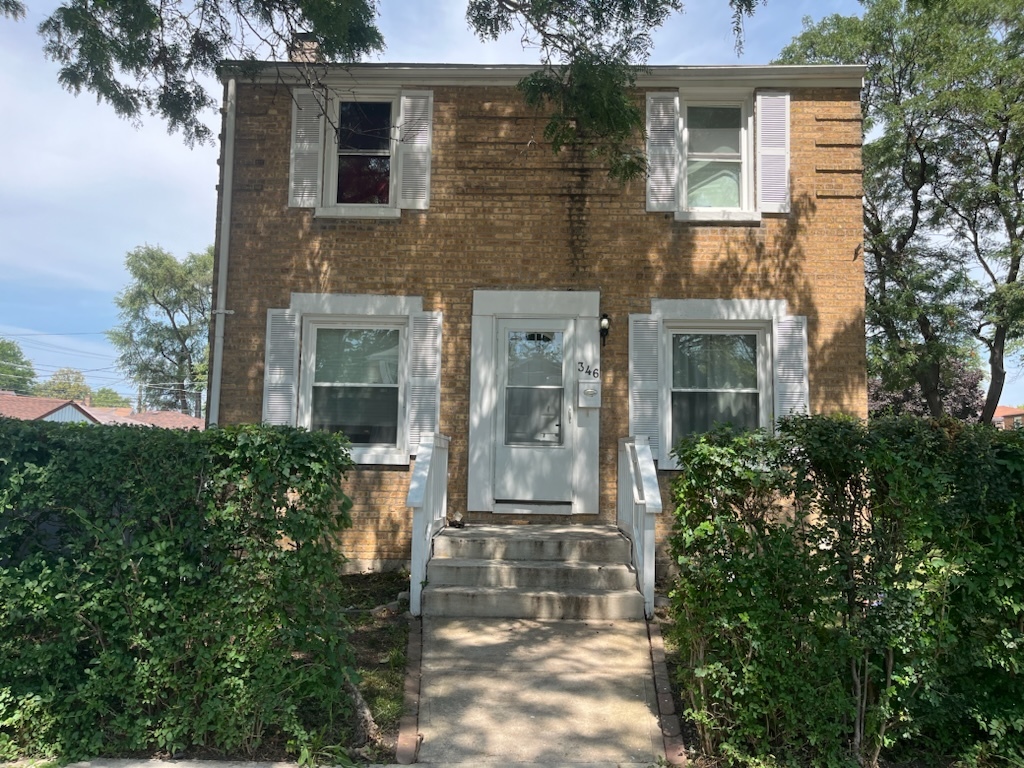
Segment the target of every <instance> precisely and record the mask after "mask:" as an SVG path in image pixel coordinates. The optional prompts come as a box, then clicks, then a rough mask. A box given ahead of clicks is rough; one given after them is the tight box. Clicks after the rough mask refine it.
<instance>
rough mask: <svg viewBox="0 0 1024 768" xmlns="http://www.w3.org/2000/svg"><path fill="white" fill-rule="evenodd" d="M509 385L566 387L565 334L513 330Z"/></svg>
mask: <svg viewBox="0 0 1024 768" xmlns="http://www.w3.org/2000/svg"><path fill="white" fill-rule="evenodd" d="M508 384H509V386H513V387H514V386H525V387H529V386H538V385H551V386H557V387H560V386H562V333H561V331H509V332H508Z"/></svg>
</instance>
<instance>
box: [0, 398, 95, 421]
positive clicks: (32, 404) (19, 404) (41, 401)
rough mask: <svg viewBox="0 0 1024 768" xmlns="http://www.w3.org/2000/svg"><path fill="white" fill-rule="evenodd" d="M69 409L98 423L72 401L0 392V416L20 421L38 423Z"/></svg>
mask: <svg viewBox="0 0 1024 768" xmlns="http://www.w3.org/2000/svg"><path fill="white" fill-rule="evenodd" d="M64 408H69V409H72V410H75V411H77V412H79V413H81V414H82V415H83V416H85V417H86V418H87V419H88V420H89V421H98V419H96V417H95V416H93V415H92V414H90V413H89V412H88V411H86V410H85V408H83V407H82V406H81V405H79V404H78V403H76V402H75V401H74V400H63V399H61V398H59V397H33V396H31V395H18V394H15V393H14V392H0V416H6V417H8V418H11V419H21V420H22V421H38V420H41V419H46V417H47V416H50V415H52V414H55V413H57V412H58V411H60V410H62V409H64Z"/></svg>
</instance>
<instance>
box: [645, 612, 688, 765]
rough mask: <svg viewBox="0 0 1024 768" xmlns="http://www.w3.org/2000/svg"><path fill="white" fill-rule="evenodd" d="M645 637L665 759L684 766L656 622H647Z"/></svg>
mask: <svg viewBox="0 0 1024 768" xmlns="http://www.w3.org/2000/svg"><path fill="white" fill-rule="evenodd" d="M647 637H649V638H650V641H651V666H652V667H653V668H654V690H655V692H656V693H657V694H658V715H659V717H658V720H659V722H660V724H661V735H662V738H663V739H664V740H665V759H666V760H668V762H669V764H670V765H686V746H685V745H684V744H683V737H682V727H681V726H680V724H679V715H678V714H677V713H676V705H675V702H674V701H673V700H672V686H671V684H670V682H669V677H668V667H667V666H666V665H665V641H664V640H663V639H662V637H661V627H659V626H658V623H657V622H656V621H648V622H647Z"/></svg>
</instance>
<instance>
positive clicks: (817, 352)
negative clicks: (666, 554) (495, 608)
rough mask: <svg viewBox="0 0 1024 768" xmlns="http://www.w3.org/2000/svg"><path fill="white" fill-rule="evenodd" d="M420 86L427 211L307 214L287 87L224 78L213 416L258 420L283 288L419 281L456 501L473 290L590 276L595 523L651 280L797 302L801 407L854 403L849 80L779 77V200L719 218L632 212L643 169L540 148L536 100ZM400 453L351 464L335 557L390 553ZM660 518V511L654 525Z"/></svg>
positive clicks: (858, 331)
mask: <svg viewBox="0 0 1024 768" xmlns="http://www.w3.org/2000/svg"><path fill="white" fill-rule="evenodd" d="M396 85H402V83H396ZM414 87H416V88H423V87H424V86H423V85H422V84H419V83H417V84H415V86H414ZM431 90H432V91H433V99H434V110H433V149H432V173H431V193H430V207H429V210H426V211H422V212H420V211H409V210H405V211H402V214H401V217H400V218H398V219H394V220H343V219H317V218H314V217H313V215H312V211H311V210H309V209H299V208H289V207H288V205H287V201H288V178H289V139H290V132H291V114H292V109H291V99H290V95H289V89H288V87H286V86H285V85H281V84H252V83H245V82H241V81H240V82H239V84H238V94H237V113H236V120H237V123H236V130H235V134H234V153H235V154H234V164H233V173H234V183H233V188H232V208H231V212H230V229H229V232H230V252H229V270H228V280H227V301H226V307H227V308H228V309H230V310H232V311H233V314H230V315H228V316H227V317H226V319H225V344H224V353H223V379H222V388H221V398H220V421H221V423H235V422H256V421H259V420H260V419H261V404H262V397H263V364H264V335H265V332H266V314H267V309H268V308H270V307H288V305H289V299H290V294H291V292H292V291H296V292H307V293H356V294H363V293H366V294H384V295H407V296H422V297H423V302H424V309H425V310H439V311H441V312H443V316H444V322H443V337H442V339H443V357H442V371H441V412H440V431H441V432H443V433H444V434H447V435H450V436H451V438H452V444H451V454H450V455H451V458H450V483H449V509H450V511H456V510H464V509H465V507H466V494H467V477H468V475H467V472H468V468H467V443H468V418H469V381H470V318H471V312H472V305H473V291H474V290H475V289H492V290H504V289H519V290H529V289H546V290H566V291H580V290H587V291H599V292H600V294H601V311H602V312H606V313H607V314H608V315H609V316H610V318H611V323H612V327H611V333H610V335H609V336H608V339H607V345H606V346H604V348H603V349H602V350H601V369H602V380H603V388H604V391H603V403H604V404H603V408H602V410H601V437H600V477H601V488H600V510H601V512H600V515H599V517H600V520H601V522H614V519H615V498H616V476H615V475H616V461H617V456H616V452H617V441H618V439H619V438H620V437H623V436H625V435H626V434H627V433H628V406H627V402H628V398H627V394H628V393H627V379H628V357H627V353H628V350H627V346H628V345H627V342H628V327H627V326H628V323H627V318H628V316H629V314H630V313H645V312H649V311H650V300H651V299H652V298H663V299H664V298H681V299H682V298H702V299H721V298H724V299H739V298H750V299H754V298H763V299H785V300H786V301H787V302H788V304H789V311H790V312H791V313H792V314H798V315H805V316H806V317H807V322H808V356H809V364H810V370H809V380H810V393H811V408H812V411H814V412H833V411H843V412H847V413H851V414H853V415H855V416H859V417H865V416H866V412H867V397H866V382H865V348H864V280H863V264H862V259H861V244H862V209H861V160H860V144H861V116H860V106H859V93H858V91H857V90H856V89H853V88H850V89H847V88H842V89H840V88H791V89H789V90H790V126H791V129H790V130H791V134H790V151H791V155H790V156H791V163H790V176H791V180H792V187H791V188H792V211H791V212H790V213H789V214H787V215H766V216H764V217H763V220H762V221H761V222H760V224H754V225H732V226H720V225H704V224H700V225H698V224H687V223H681V222H677V221H674V220H673V217H672V215H671V214H663V213H648V212H647V211H646V210H645V188H644V183H643V182H642V181H638V182H633V183H631V184H628V185H626V186H623V187H620V186H619V185H617V184H616V183H614V182H610V181H609V180H608V179H607V178H606V176H605V173H604V171H603V170H602V169H601V168H600V167H597V166H595V165H593V164H592V163H590V162H588V160H587V158H585V157H584V156H582V155H581V154H579V153H575V152H572V151H564V152H562V153H561V154H559V155H555V154H553V153H552V152H551V149H550V147H549V146H547V145H545V144H544V142H543V140H542V135H543V128H544V120H543V117H542V116H541V115H538V114H536V113H535V112H534V111H532V110H531V109H529V108H527V107H526V106H525V105H524V104H523V103H522V101H521V99H520V98H519V97H518V95H517V93H516V91H515V89H514V88H512V87H504V86H502V87H498V86H470V85H466V86H458V85H454V86H453V85H449V86H444V87H433V88H431ZM657 90H664V89H657ZM218 258H219V249H218ZM215 273H216V268H215ZM410 471H411V468H410V467H395V468H359V469H357V470H355V471H353V472H352V474H351V475H350V477H349V479H348V483H347V486H348V487H347V490H348V493H349V494H350V495H351V496H352V497H353V499H354V502H355V506H354V511H353V515H354V518H355V520H356V525H355V527H354V529H353V530H352V531H350V532H349V533H348V534H347V535H346V541H345V542H344V544H343V546H344V549H345V552H346V554H347V555H348V556H349V557H350V558H352V559H353V560H356V561H360V562H367V563H368V562H380V561H390V562H394V561H404V560H406V559H407V558H408V555H409V528H410V515H409V513H408V511H407V509H406V507H405V495H406V492H407V490H408V481H409V477H410ZM661 475H662V481H663V487H664V485H665V483H666V482H667V481H668V479H669V473H661ZM666 498H667V496H666ZM479 517H481V518H491V517H492V516H490V515H479ZM532 519H534V520H536V519H537V518H532ZM559 520H560V522H565V518H560V519H559ZM510 522H513V521H510ZM520 522H521V521H520ZM571 522H573V523H586V522H594V518H593V517H592V516H583V517H573V518H572V520H571ZM669 524H670V515H669V514H668V512H667V511H666V515H664V517H663V520H662V521H661V526H660V528H659V538H662V537H663V536H664V533H665V530H666V528H667V526H668V525H669Z"/></svg>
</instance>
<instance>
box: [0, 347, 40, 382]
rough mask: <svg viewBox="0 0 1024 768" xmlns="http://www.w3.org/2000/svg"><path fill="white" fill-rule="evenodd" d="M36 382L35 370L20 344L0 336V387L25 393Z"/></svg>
mask: <svg viewBox="0 0 1024 768" xmlns="http://www.w3.org/2000/svg"><path fill="white" fill-rule="evenodd" d="M35 382H36V370H35V368H33V367H32V362H31V361H30V360H29V359H28V358H27V357H25V353H24V352H22V351H21V345H19V344H18V342H16V341H12V340H11V339H5V338H2V337H0V389H6V390H9V391H11V392H17V393H18V394H21V395H27V394H28V393H29V392H31V391H32V387H34V386H35Z"/></svg>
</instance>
